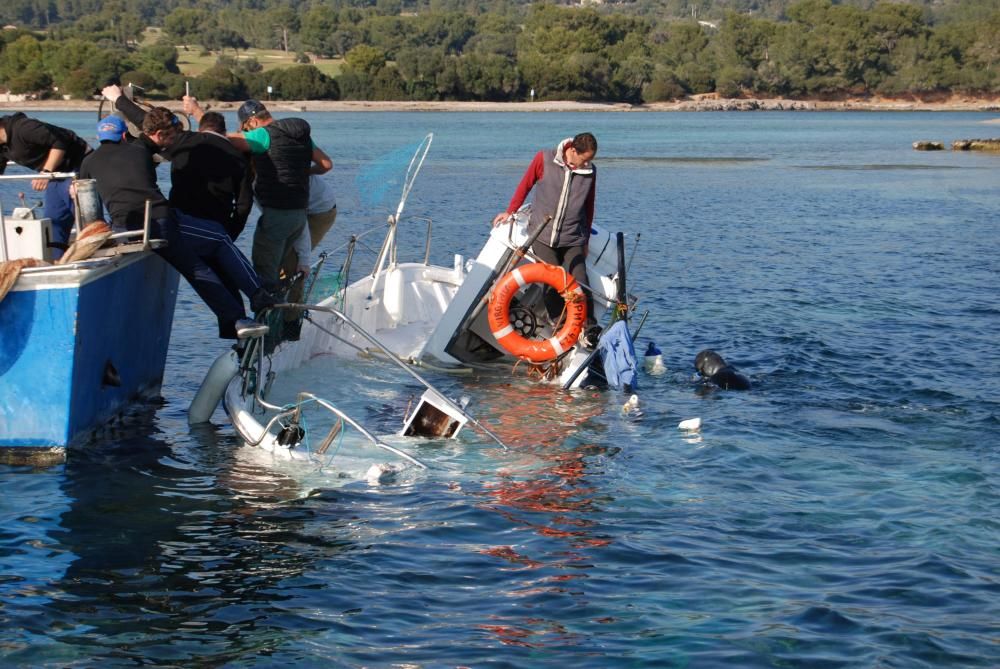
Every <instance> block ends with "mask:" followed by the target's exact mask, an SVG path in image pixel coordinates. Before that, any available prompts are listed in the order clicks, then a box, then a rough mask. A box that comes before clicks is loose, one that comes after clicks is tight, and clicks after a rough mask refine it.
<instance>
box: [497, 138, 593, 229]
mask: <svg viewBox="0 0 1000 669" xmlns="http://www.w3.org/2000/svg"><path fill="white" fill-rule="evenodd" d="M544 174H545V152H544V151H539V152H538V153H536V154H535V157H534V159H533V160H532V161H531V164H530V165H528V169H527V171H525V173H524V177H522V178H521V183H519V184H518V185H517V190H516V191H514V197H512V198H511V199H510V204H508V205H507V213H508V214H513V213H514V212H515V211H517V210H518V209H520V208H521V205H522V204H524V200H525V199H526V198H527V197H528V193H530V192H531V189H532V187H533V186H534V185H535V184H536V183H538V180H539V179H541V178H542V175H544ZM591 212H593V209H591Z"/></svg>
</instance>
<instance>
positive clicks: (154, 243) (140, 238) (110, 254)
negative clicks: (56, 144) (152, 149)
mask: <svg viewBox="0 0 1000 669" xmlns="http://www.w3.org/2000/svg"><path fill="white" fill-rule="evenodd" d="M33 176H40V177H41V178H46V177H53V178H55V177H61V178H75V177H76V173H75V172H56V173H53V174H43V175H30V174H26V175H20V174H18V175H2V176H0V180H3V179H20V180H25V179H32V178H33ZM28 208H29V209H34V208H35V207H28ZM151 211H152V201H150V200H146V204H145V210H144V212H143V221H142V228H140V229H138V230H125V231H123V232H115V233H112V234H111V235H110V236H109V237H108V239H110V240H114V241H115V242H117V243H116V245H115V246H112V247H110V248H101V249H97V250H96V251H95V252H94V254H93V255H92V256H90V257H89V258H83V259H81V260H77V261H75V262H72V263H67V264H64V265H43V266H39V267H26V268H23V269H22V270H21V272H22V273H24V274H28V275H30V274H39V273H47V272H53V271H62V270H67V269H77V270H78V269H86V268H90V267H94V266H95V265H103V264H106V262H107V261H108V259H109V258H114V257H119V256H123V255H127V254H130V253H139V252H141V251H151V250H155V249H158V248H161V247H163V246H166V245H167V240H165V239H153V238H151V237H150V213H151ZM3 212H4V208H3V202H2V201H0V259H4V258H8V257H9V254H8V249H7V233H6V230H7V218H6V216H5V214H4V213H3ZM75 217H76V222H75V224H74V229H75V232H76V234H77V236H79V234H80V207H79V206H77V207H76V214H75ZM324 260H325V256H324ZM99 261H104V262H99Z"/></svg>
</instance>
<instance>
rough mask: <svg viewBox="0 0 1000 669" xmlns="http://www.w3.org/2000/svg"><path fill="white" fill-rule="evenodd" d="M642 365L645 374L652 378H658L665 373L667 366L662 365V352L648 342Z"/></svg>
mask: <svg viewBox="0 0 1000 669" xmlns="http://www.w3.org/2000/svg"><path fill="white" fill-rule="evenodd" d="M642 365H643V369H645V370H646V373H647V374H650V375H652V376H659V375H660V374H664V373H666V371H667V366H666V365H664V364H663V352H662V351H660V349H658V348H657V347H656V344H654V343H653V342H649V346H648V347H647V348H646V355H645V356H644V357H643V359H642Z"/></svg>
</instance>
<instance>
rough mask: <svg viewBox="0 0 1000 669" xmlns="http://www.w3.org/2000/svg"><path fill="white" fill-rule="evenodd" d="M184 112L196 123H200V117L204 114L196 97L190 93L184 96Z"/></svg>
mask: <svg viewBox="0 0 1000 669" xmlns="http://www.w3.org/2000/svg"><path fill="white" fill-rule="evenodd" d="M184 113H185V114H187V115H188V116H190V117H192V118H194V120H195V121H196V122H197V123H201V117H202V116H204V115H205V110H204V109H202V108H201V105H200V104H198V99H197V98H195V97H192V96H190V95H185V96H184Z"/></svg>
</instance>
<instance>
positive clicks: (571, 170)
mask: <svg viewBox="0 0 1000 669" xmlns="http://www.w3.org/2000/svg"><path fill="white" fill-rule="evenodd" d="M596 154H597V139H596V138H595V137H594V136H593V135H592V134H590V133H589V132H581V133H580V134H579V135H577V136H575V137H572V138H568V139H564V140H563V141H561V142H559V144H558V145H557V146H556V147H555V148H554V149H548V150H544V149H543V150H542V151H539V152H538V153H536V154H535V157H534V159H533V160H532V161H531V164H530V165H529V166H528V169H527V171H526V172H525V173H524V177H523V178H522V179H521V183H520V184H518V186H517V190H516V191H515V192H514V196H513V197H512V198H511V199H510V204H508V205H507V209H506V211H502V212H500V213H499V214H497V215H496V217H494V219H493V225H499V224H500V223H503V222H504V221H506V220H508V219H509V218H510V216H511V215H513V213H514V212H516V211H517V210H518V209H519V208H520V207H521V205H522V204H524V200H525V199H526V198H527V197H528V193H529V192H531V190H532V189H533V188H534V190H535V195H534V199H533V200H532V203H531V216H530V217H529V219H528V234H532V233H534V232H535V231H536V230H538V228H539V227H542V228H543V229H542V231H541V233H540V234H539V235H538V238H537V239H536V240H535V243H534V244H532V246H531V252H532V254H533V255H534V256H535V257H536V258H538V259H539V260H541V261H542V262H546V263H549V264H550V265H557V266H561V267H563V268H564V269H565V270H566V271H567V272H569V273H570V274H571V275H572V276H573V278H574V279H576V281H577V283H579V284H581V285H582V286H586V285H588V284H589V282H588V281H587V266H586V258H587V248H588V245H589V244H590V226H591V224H592V223H593V222H594V199H595V195H596V193H597V167H596V166H595V165H594V164H593V162H592V161H593V159H594V156H595V155H596ZM584 292H585V293H586V295H587V325H586V328H585V332H587V333H588V334H589V335H590V338H591V339H596V333H593V332H592V328H593V327H594V326H595V325H596V324H597V321H596V320H595V318H594V300H593V297H592V295H591V292H590V290H588V289H586V288H585V289H584ZM546 306H547V308H548V311H549V315H550V316H553V317H555V316H557V315H558V314H559V312H560V311H561V304H560V305H558V306H556V307H555V309H553V306H554V305H552V304H550V303H549V302H548V301H547V302H546ZM593 343H595V342H593V341H591V344H593Z"/></svg>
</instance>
